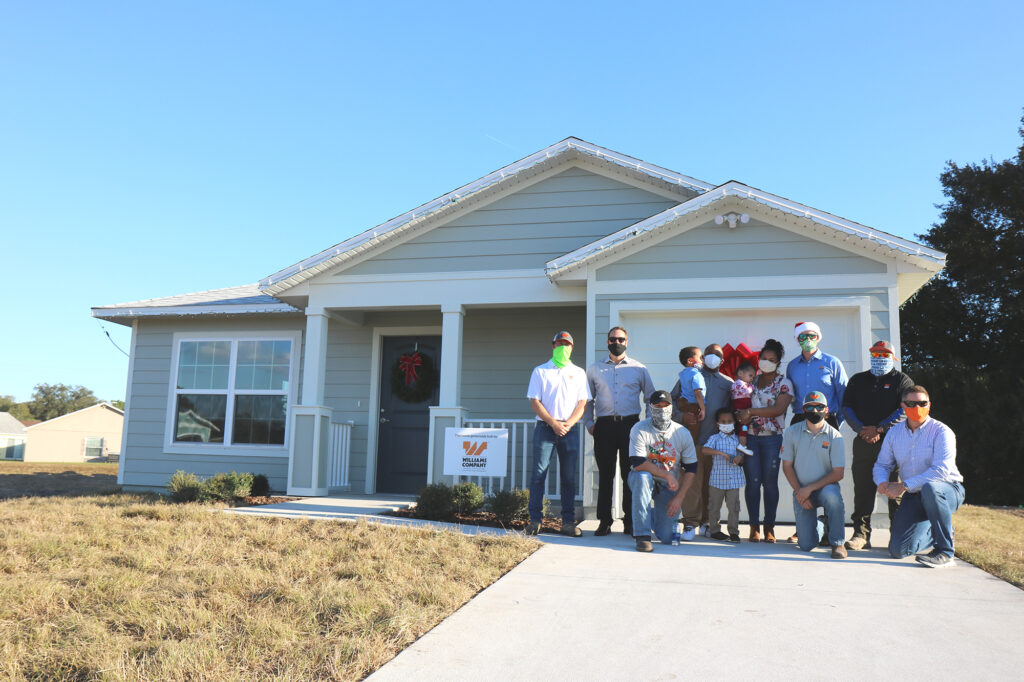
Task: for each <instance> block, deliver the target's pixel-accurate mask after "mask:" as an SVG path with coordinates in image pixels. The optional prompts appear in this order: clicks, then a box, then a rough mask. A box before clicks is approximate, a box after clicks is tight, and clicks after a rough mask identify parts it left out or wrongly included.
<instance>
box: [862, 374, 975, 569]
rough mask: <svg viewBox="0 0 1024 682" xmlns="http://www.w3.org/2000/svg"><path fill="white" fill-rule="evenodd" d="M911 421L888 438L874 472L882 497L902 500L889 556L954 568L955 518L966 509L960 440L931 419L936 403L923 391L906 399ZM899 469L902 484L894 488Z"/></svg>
mask: <svg viewBox="0 0 1024 682" xmlns="http://www.w3.org/2000/svg"><path fill="white" fill-rule="evenodd" d="M901 404H902V406H903V411H904V412H905V413H906V415H907V420H906V421H905V422H903V423H902V424H899V425H898V426H895V427H893V428H892V430H891V431H890V432H889V433H888V435H886V437H885V440H883V441H882V451H881V452H880V453H879V455H878V461H877V462H875V467H874V470H873V471H872V474H873V478H874V481H875V485H876V486H877V490H878V492H879V493H880V494H882V495H885V496H886V497H888V498H889V499H891V500H895V499H897V498H900V497H901V496H902V500H901V502H900V506H899V507H898V508H897V509H896V514H895V515H894V517H893V520H892V528H891V529H890V539H889V553H890V554H891V555H892V556H893V558H895V559H903V558H904V557H908V556H910V555H911V554H917V553H918V552H922V551H924V550H925V549H927V548H929V547H931V548H932V551H931V552H929V553H928V554H917V556H916V557H915V558H916V559H917V562H918V563H920V564H922V565H924V566H927V567H928V568H944V567H947V566H953V565H954V561H953V514H954V513H955V512H956V510H957V509H959V508H960V505H962V504H963V503H964V486H963V480H964V477H963V476H961V475H960V472H959V471H958V470H957V468H956V436H955V435H954V434H953V430H952V429H950V428H949V427H948V426H946V425H945V424H943V423H942V422H940V421H938V420H936V419H932V418H931V417H929V416H928V413H929V412H930V411H931V398H930V397H929V395H928V391H927V390H925V388H924V387H923V386H912V387H910V388H909V389H907V390H906V391H905V392H904V393H903V400H902V403H901ZM894 467H899V471H900V477H901V478H902V479H903V480H902V481H896V482H889V473H890V472H891V471H892V470H893V468H894Z"/></svg>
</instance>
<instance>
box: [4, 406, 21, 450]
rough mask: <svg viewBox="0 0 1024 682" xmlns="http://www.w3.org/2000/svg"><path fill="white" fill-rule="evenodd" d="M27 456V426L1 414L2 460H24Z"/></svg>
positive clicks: (5, 414)
mask: <svg viewBox="0 0 1024 682" xmlns="http://www.w3.org/2000/svg"><path fill="white" fill-rule="evenodd" d="M24 456H25V425H24V424H22V423H21V422H20V421H18V420H17V419H15V418H14V417H12V416H11V414H10V413H9V412H0V459H22V458H24Z"/></svg>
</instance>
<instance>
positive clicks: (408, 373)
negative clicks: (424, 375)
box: [398, 353, 423, 386]
mask: <svg viewBox="0 0 1024 682" xmlns="http://www.w3.org/2000/svg"><path fill="white" fill-rule="evenodd" d="M422 364H423V356H422V355H420V354H419V353H413V354H412V355H403V356H401V357H400V358H398V369H400V370H401V371H402V374H404V375H405V385H406V386H409V385H411V384H412V383H413V382H414V381H419V376H418V375H417V374H416V368H417V367H419V366H420V365H422Z"/></svg>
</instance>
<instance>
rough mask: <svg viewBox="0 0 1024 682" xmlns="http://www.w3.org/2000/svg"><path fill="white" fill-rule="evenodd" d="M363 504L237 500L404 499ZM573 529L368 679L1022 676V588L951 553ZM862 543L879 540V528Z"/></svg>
mask: <svg viewBox="0 0 1024 682" xmlns="http://www.w3.org/2000/svg"><path fill="white" fill-rule="evenodd" d="M363 499H364V500H365V501H361V502H358V503H356V502H353V501H351V500H346V501H344V502H342V501H335V502H334V503H333V504H332V503H331V502H330V501H329V500H330V498H318V499H317V500H315V501H314V500H302V501H301V502H292V503H288V505H291V506H290V508H289V509H288V510H287V511H286V510H284V509H281V510H280V511H284V512H285V513H284V514H278V513H277V512H278V511H279V510H277V509H275V507H282V508H283V507H285V505H273V506H269V507H258V508H252V509H251V510H246V509H235V510H232V511H233V512H234V513H258V514H261V515H264V514H273V515H288V516H292V515H295V514H297V513H298V514H299V515H304V516H310V517H312V518H337V519H339V520H355V519H357V518H359V517H360V516H364V515H366V514H367V512H369V513H371V514H372V513H374V512H372V511H370V508H375V507H377V506H380V505H384V506H387V505H388V504H405V503H407V501H404V500H388V499H383V498H379V499H378V500H376V501H373V502H370V501H368V500H367V499H366V498H363ZM322 500H324V501H322ZM360 509H362V511H361V513H360ZM303 511H305V512H307V513H305V514H302V513H301V512H303ZM367 520H371V521H375V522H387V523H401V524H403V525H415V526H421V525H430V526H434V527H454V528H456V529H458V528H459V527H458V526H453V524H436V523H428V522H422V521H415V520H406V519H397V518H395V517H392V518H390V519H388V518H386V517H379V516H378V517H372V516H370V517H367ZM581 527H582V528H584V529H585V535H584V537H582V538H579V539H569V538H562V537H560V536H555V535H551V536H549V535H542V536H540V539H541V540H542V541H543V542H544V543H545V544H544V547H542V548H541V549H540V550H538V551H537V552H535V553H534V554H533V555H532V556H530V557H529V558H528V559H526V560H525V561H524V562H523V563H521V564H520V565H519V566H517V567H516V568H515V569H513V570H512V571H510V572H509V573H508V574H507V575H505V576H504V577H503V578H501V579H500V580H498V581H497V582H496V583H494V584H493V585H491V586H490V587H489V588H487V589H486V590H484V591H483V592H481V593H480V594H478V595H477V596H476V597H475V598H474V599H473V600H472V601H470V602H469V603H467V604H466V605H465V606H463V607H462V608H461V609H459V610H458V611H457V612H456V613H454V614H453V615H452V616H450V617H449V618H448V619H446V620H445V621H443V622H442V623H441V624H440V625H438V626H437V627H436V628H434V629H433V630H431V631H430V632H429V633H427V634H426V635H424V636H423V637H422V638H420V639H419V640H418V641H416V642H415V643H414V644H412V646H410V647H409V648H407V649H406V650H405V651H403V652H402V653H401V654H399V655H398V656H397V657H396V658H395V659H393V660H392V661H391V662H389V663H388V664H386V665H385V666H383V667H382V668H381V669H380V670H378V671H377V672H376V673H375V674H374V675H372V676H371V678H372V679H373V680H374V682H381V681H387V680H400V681H401V682H408V681H409V680H479V679H500V680H537V679H561V680H662V679H747V680H749V679H751V678H757V679H769V680H774V679H791V678H793V677H796V676H800V677H804V678H811V679H864V678H887V679H892V678H898V677H910V676H913V677H915V678H917V677H930V678H934V679H953V678H958V679H965V678H966V679H984V680H995V679H999V680H1003V679H1005V680H1011V679H1012V680H1019V679H1021V678H1022V669H1024V647H1022V645H1021V642H1022V636H1024V591H1021V590H1019V589H1017V588H1015V587H1013V586H1012V585H1009V584H1008V583H1005V582H1003V581H1001V580H998V579H996V578H993V577H992V576H989V575H988V574H987V573H985V572H983V571H981V570H980V569H977V568H974V567H973V566H970V565H969V564H966V563H964V562H962V561H960V560H959V559H958V560H957V565H956V566H955V567H954V568H947V569H938V570H936V569H927V568H923V567H921V566H919V565H918V564H917V563H916V562H914V561H913V560H912V559H910V560H904V561H894V560H892V559H890V558H889V557H888V553H887V552H886V551H885V550H884V549H874V550H868V551H862V552H852V553H851V557H850V558H849V559H846V560H843V561H838V560H833V559H830V558H829V557H828V550H826V549H824V548H822V549H817V550H815V551H814V552H812V553H810V554H805V553H803V552H800V551H799V550H797V549H796V547H795V546H793V545H789V544H787V543H785V542H782V543H779V544H776V545H765V544H751V543H748V542H746V541H744V542H743V543H741V544H739V545H731V544H726V543H719V542H715V541H712V540H707V539H703V538H700V539H698V540H695V541H694V542H691V543H683V544H682V545H681V546H679V547H670V546H665V545H660V544H656V545H655V550H654V552H653V553H652V554H640V553H638V552H636V551H635V550H634V546H633V541H632V539H631V538H627V537H625V536H624V535H622V534H621V533H614V534H612V535H610V536H607V537H604V538H595V537H593V535H592V534H591V531H592V530H593V529H594V528H595V527H596V522H595V521H589V522H585V523H584V524H582V526H581ZM463 530H464V531H466V532H470V533H480V532H496V531H494V530H493V529H479V528H474V527H464V528H463ZM741 530H742V531H743V532H744V534H745V531H746V527H745V526H743V527H741ZM776 530H777V532H778V534H779V535H780V537H783V538H784V537H786V536H787V535H789V534H790V533H791V532H792V526H788V527H787V526H778V527H777V529H776ZM497 532H498V533H501V532H502V531H497ZM873 540H874V541H875V543H876V544H878V545H882V546H884V544H885V543H886V542H887V541H888V537H887V533H886V532H885V531H876V532H875V534H874V536H873Z"/></svg>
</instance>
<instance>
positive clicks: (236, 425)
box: [171, 338, 297, 447]
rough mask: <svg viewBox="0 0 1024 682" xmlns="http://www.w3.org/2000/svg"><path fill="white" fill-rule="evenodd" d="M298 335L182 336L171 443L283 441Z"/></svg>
mask: <svg viewBox="0 0 1024 682" xmlns="http://www.w3.org/2000/svg"><path fill="white" fill-rule="evenodd" d="M295 345H297V339H296V338H287V339H281V338H231V339H228V338H216V339H179V340H178V347H177V366H176V373H175V377H176V378H175V384H174V396H173V398H172V400H173V425H172V427H173V429H172V436H171V440H172V442H173V443H206V444H211V445H218V446H225V447H230V446H264V447H265V446H275V447H281V446H283V445H284V444H285V428H286V424H287V416H288V400H289V395H290V392H291V390H290V389H291V386H292V384H293V381H292V374H293V372H294V363H293V359H294V357H293V355H294V354H293V352H292V349H293V347H294V346H295Z"/></svg>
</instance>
